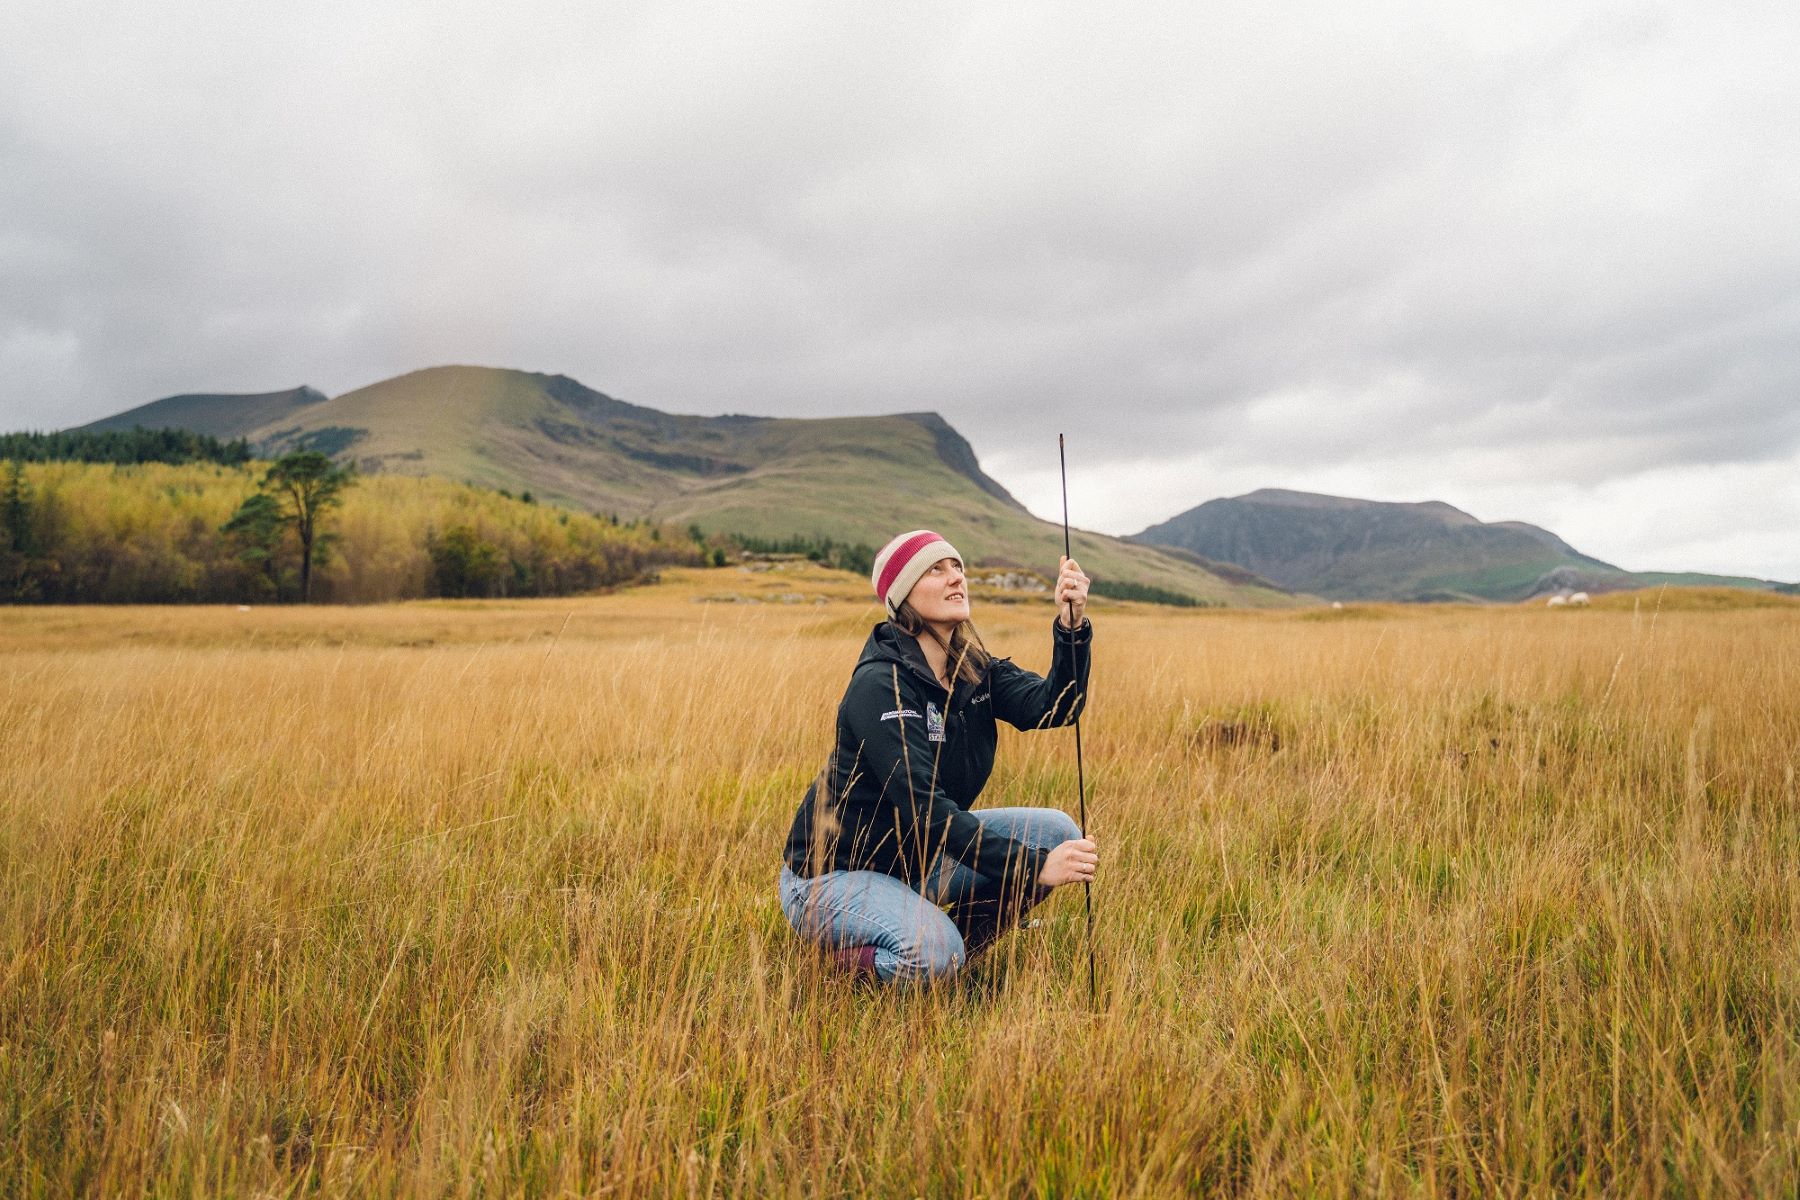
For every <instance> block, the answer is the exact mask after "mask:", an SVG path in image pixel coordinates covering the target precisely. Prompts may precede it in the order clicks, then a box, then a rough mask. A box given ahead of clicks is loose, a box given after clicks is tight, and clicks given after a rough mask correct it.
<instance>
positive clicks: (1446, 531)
mask: <svg viewBox="0 0 1800 1200" xmlns="http://www.w3.org/2000/svg"><path fill="white" fill-rule="evenodd" d="M1131 540H1133V541H1138V542H1144V543H1152V544H1161V545H1168V546H1175V547H1179V548H1181V549H1184V550H1188V551H1191V552H1193V553H1195V554H1200V555H1203V556H1205V557H1206V558H1208V559H1214V560H1218V561H1220V562H1228V563H1236V564H1238V565H1239V566H1241V567H1244V568H1246V569H1248V570H1250V571H1254V572H1256V573H1257V574H1258V575H1262V576H1265V577H1267V578H1269V579H1271V580H1274V581H1275V582H1276V583H1278V584H1280V585H1281V586H1283V587H1286V588H1290V589H1292V590H1295V591H1305V592H1311V593H1313V594H1315V595H1319V596H1325V597H1328V598H1330V599H1334V600H1421V601H1423V600H1523V599H1527V598H1529V597H1532V596H1536V595H1541V594H1544V593H1548V592H1556V591H1563V590H1582V591H1589V592H1605V591H1616V590H1619V589H1622V588H1631V587H1643V586H1646V585H1648V584H1651V583H1656V582H1680V583H1685V584H1693V585H1704V584H1714V585H1723V586H1738V587H1753V588H1769V587H1773V586H1774V585H1773V584H1770V583H1768V582H1767V581H1764V580H1749V579H1729V578H1726V577H1723V576H1714V575H1699V574H1679V575H1677V574H1669V573H1661V574H1654V573H1647V574H1642V575H1639V574H1634V573H1632V572H1630V571H1626V570H1623V569H1621V568H1619V567H1616V566H1613V565H1612V564H1611V563H1606V562H1602V561H1600V560H1599V559H1597V558H1592V557H1589V556H1588V555H1585V554H1582V553H1581V552H1580V551H1578V550H1576V549H1575V548H1574V547H1572V546H1570V545H1569V544H1568V543H1567V542H1565V541H1563V540H1562V539H1561V538H1559V537H1557V536H1556V535H1555V534H1554V533H1551V532H1550V531H1549V530H1547V529H1540V528H1538V527H1537V526H1535V525H1527V524H1525V523H1523V522H1520V521H1496V522H1492V523H1487V522H1482V521H1479V520H1477V519H1476V518H1474V517H1472V516H1470V515H1469V514H1468V513H1466V512H1463V511H1462V510H1460V509H1457V508H1453V507H1451V506H1450V505H1448V504H1444V503H1442V502H1440V501H1427V502H1425V503H1421V504H1393V503H1386V502H1383V501H1377V500H1356V499H1350V498H1347V497H1343V496H1321V495H1314V494H1312V493H1310V492H1293V491H1285V490H1282V489H1278V488H1264V489H1262V490H1260V491H1255V492H1251V493H1249V494H1248V495H1244V496H1235V497H1231V498H1228V499H1221V500H1209V501H1207V502H1206V503H1205V504H1202V505H1200V506H1199V507H1197V508H1192V509H1189V510H1188V511H1187V512H1184V513H1182V514H1181V515H1179V516H1177V517H1173V518H1171V519H1170V520H1167V521H1164V522H1163V523H1161V524H1159V525H1152V526H1151V527H1150V528H1148V529H1146V530H1144V531H1143V532H1142V533H1138V534H1135V535H1133V537H1132V539H1131Z"/></svg>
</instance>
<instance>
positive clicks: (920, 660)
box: [856, 621, 974, 707]
mask: <svg viewBox="0 0 1800 1200" xmlns="http://www.w3.org/2000/svg"><path fill="white" fill-rule="evenodd" d="M865 663H898V664H900V666H901V667H903V668H905V669H906V670H909V671H911V672H912V673H913V674H915V675H917V676H918V677H919V678H920V679H923V680H924V681H925V682H926V683H929V684H930V685H931V686H932V687H934V688H936V689H937V690H938V691H940V692H941V691H943V690H944V685H943V684H942V683H940V682H939V681H938V677H937V675H936V673H934V672H933V671H932V669H931V664H930V663H928V662H926V661H925V651H923V650H921V649H919V639H918V638H916V637H914V636H912V635H911V634H910V633H905V632H903V631H902V630H901V629H900V627H899V626H898V625H895V624H894V623H893V622H892V621H878V622H876V625H875V628H873V629H871V630H870V631H869V640H868V641H866V642H864V643H863V648H862V654H861V655H860V656H858V658H857V660H856V665H857V666H858V667H860V666H862V665H864V664H865ZM956 690H957V698H958V699H959V700H963V699H966V697H967V695H968V694H970V693H971V692H972V691H973V690H974V689H972V688H970V687H969V686H968V685H967V684H965V683H960V682H959V683H958V684H957V688H956ZM958 707H961V705H960V704H959V705H958Z"/></svg>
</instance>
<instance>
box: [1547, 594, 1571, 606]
mask: <svg viewBox="0 0 1800 1200" xmlns="http://www.w3.org/2000/svg"><path fill="white" fill-rule="evenodd" d="M1548 603H1549V605H1550V607H1551V608H1561V607H1562V606H1563V605H1565V604H1567V603H1568V600H1566V599H1564V598H1563V597H1562V596H1560V595H1558V596H1552V597H1550V599H1549V601H1548Z"/></svg>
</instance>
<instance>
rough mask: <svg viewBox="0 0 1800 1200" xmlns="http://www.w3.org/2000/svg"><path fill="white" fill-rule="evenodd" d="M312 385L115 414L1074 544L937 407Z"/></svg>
mask: <svg viewBox="0 0 1800 1200" xmlns="http://www.w3.org/2000/svg"><path fill="white" fill-rule="evenodd" d="M307 391H308V392H310V391H311V390H310V389H307ZM299 395H300V389H292V390H291V391H290V392H289V393H262V394H259V396H257V397H233V396H228V395H223V394H201V395H192V396H185V397H180V398H177V397H169V398H165V399H164V400H159V401H152V402H151V403H149V404H146V405H142V406H140V407H138V408H136V409H131V410H127V411H126V412H123V413H119V414H116V415H115V416H113V417H109V418H106V419H105V420H106V421H107V422H111V423H114V424H116V425H120V426H129V425H131V424H134V423H142V421H143V420H144V419H145V418H146V417H147V416H159V415H162V414H166V413H169V412H172V411H177V412H179V413H180V414H181V415H182V416H183V417H184V418H185V419H186V421H187V424H184V425H183V426H181V427H182V428H189V429H193V430H194V431H195V432H199V433H210V432H214V431H215V430H218V429H227V428H228V429H231V430H233V431H234V436H245V437H247V438H248V439H249V440H250V441H251V443H252V447H253V449H254V451H255V452H256V453H257V454H258V455H260V456H264V457H272V456H275V455H279V454H281V453H284V452H286V451H288V450H292V449H302V448H304V449H317V450H321V451H323V452H325V453H327V454H330V455H332V456H333V457H335V458H339V459H342V460H347V461H351V462H354V463H355V464H356V465H357V466H358V467H359V468H361V469H363V470H364V471H371V472H383V471H391V472H398V473H404V474H414V475H425V474H437V475H444V476H447V477H449V478H452V479H460V480H463V481H466V482H469V483H473V484H476V485H480V486H485V487H491V488H505V489H507V490H511V491H520V490H529V491H531V492H532V493H533V494H534V495H535V496H537V497H538V498H540V499H543V500H547V501H551V502H555V503H561V504H566V505H569V506H571V507H576V508H580V509H584V510H587V511H594V512H605V513H611V514H616V515H619V516H621V517H641V518H647V519H652V520H656V521H664V522H674V523H678V524H694V525H697V526H699V527H700V528H702V529H703V530H706V531H714V532H729V533H737V534H743V535H748V536H754V537H758V538H782V537H790V536H800V537H816V536H822V537H830V538H833V539H835V540H839V541H844V542H851V543H855V542H865V543H867V544H870V545H874V546H878V545H880V544H881V543H882V542H884V541H886V540H887V538H888V537H890V536H892V535H893V534H894V533H895V532H898V531H899V530H903V529H909V528H914V527H916V526H918V525H920V524H922V523H930V524H931V525H932V526H933V527H934V528H937V529H938V530H939V531H940V532H942V533H944V534H945V535H946V536H947V537H949V538H950V539H951V541H952V542H954V543H955V544H956V545H957V546H959V547H961V548H962V549H963V551H964V553H965V554H967V555H968V556H969V557H970V559H971V561H972V564H973V565H979V564H980V563H981V562H982V561H983V560H987V559H992V560H1005V561H1010V562H1014V563H1035V564H1037V565H1038V569H1039V570H1041V571H1044V572H1046V573H1050V572H1053V571H1054V569H1055V563H1056V561H1057V556H1058V555H1059V554H1060V553H1061V550H1062V530H1061V526H1060V525H1056V524H1053V523H1051V522H1048V521H1043V520H1041V519H1039V518H1038V517H1036V516H1034V515H1033V514H1031V513H1030V512H1029V511H1028V510H1027V509H1026V508H1025V507H1024V505H1022V504H1021V503H1019V501H1018V500H1017V498H1015V497H1014V496H1013V495H1012V494H1011V493H1010V492H1009V491H1008V490H1007V489H1006V488H1005V486H1004V485H1002V484H1001V483H1000V482H999V481H998V480H995V479H994V478H993V477H992V476H989V475H988V474H987V473H986V472H985V471H984V470H982V468H981V464H980V460H979V458H978V457H977V456H976V453H975V450H974V447H973V446H972V445H970V443H969V442H968V440H967V439H966V438H964V437H963V436H962V434H961V433H960V432H958V431H957V430H956V429H955V427H954V426H952V425H951V424H950V423H949V422H948V421H947V420H945V419H944V417H943V416H942V415H941V414H939V413H936V412H932V411H911V412H905V413H897V414H886V415H879V416H852V417H813V418H793V417H763V416H750V415H746V414H741V413H727V414H722V415H719V416H699V415H692V414H682V413H669V412H663V411H661V410H659V409H654V408H649V407H645V406H642V405H636V404H632V403H630V402H628V401H624V400H620V399H618V398H617V397H614V396H611V395H608V394H606V393H605V392H601V391H598V390H596V389H594V388H590V387H588V386H587V385H585V384H582V383H581V382H579V381H578V380H576V379H573V378H572V377H570V376H567V375H562V374H547V373H543V372H530V371H519V370H513V369H510V368H500V367H480V366H468V365H449V366H437V367H425V368H421V369H419V370H416V371H409V372H406V373H404V374H402V375H397V376H394V377H392V378H389V379H384V380H378V381H376V382H374V383H371V384H368V385H365V386H363V387H359V388H355V389H352V390H350V391H348V392H344V393H341V394H339V395H337V396H332V397H320V396H318V394H317V393H316V392H312V393H311V395H308V396H305V397H303V399H304V402H303V403H297V402H293V401H292V400H290V402H288V403H276V402H272V401H270V400H269V397H279V396H290V397H298V396H299ZM175 399H181V400H183V403H182V404H180V405H172V404H170V403H169V401H171V400H175ZM1072 539H1073V544H1074V551H1075V554H1076V556H1077V557H1078V558H1079V559H1080V560H1081V561H1082V564H1083V566H1084V567H1086V568H1087V569H1088V572H1089V574H1090V575H1093V576H1094V577H1095V579H1096V580H1097V581H1100V582H1101V583H1104V582H1106V581H1109V580H1110V581H1114V582H1119V583H1130V584H1135V585H1138V586H1140V587H1148V588H1153V589H1160V590H1162V591H1167V592H1173V593H1178V594H1181V595H1185V596H1189V597H1192V598H1194V599H1197V600H1200V601H1203V602H1207V603H1230V604H1245V605H1256V606H1265V605H1276V604H1292V603H1297V602H1299V600H1298V598H1297V597H1294V596H1291V595H1289V594H1288V593H1287V592H1286V591H1284V590H1282V589H1280V588H1279V587H1277V586H1275V585H1274V584H1272V583H1270V582H1269V581H1268V580H1266V579H1258V578H1255V577H1254V576H1252V575H1250V574H1249V573H1247V572H1244V571H1242V570H1240V569H1238V568H1235V567H1233V568H1229V569H1224V570H1216V569H1209V568H1208V567H1207V566H1205V565H1202V564H1201V563H1199V562H1196V561H1191V560H1188V559H1185V558H1182V557H1179V556H1172V555H1168V554H1165V553H1163V552H1161V551H1160V550H1158V549H1157V548H1154V547H1150V546H1140V545H1136V544H1133V543H1130V542H1127V541H1124V540H1123V539H1119V538H1113V537H1110V536H1108V535H1104V534H1099V533H1094V532H1091V531H1075V532H1074V533H1073V534H1072Z"/></svg>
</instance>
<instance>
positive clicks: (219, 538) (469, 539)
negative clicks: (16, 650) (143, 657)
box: [0, 451, 703, 603]
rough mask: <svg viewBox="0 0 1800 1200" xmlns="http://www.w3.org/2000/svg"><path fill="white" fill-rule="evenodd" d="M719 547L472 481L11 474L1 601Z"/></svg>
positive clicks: (264, 473)
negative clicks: (478, 485)
mask: <svg viewBox="0 0 1800 1200" xmlns="http://www.w3.org/2000/svg"><path fill="white" fill-rule="evenodd" d="M702 562H703V550H702V547H700V546H698V545H696V544H695V543H694V542H693V541H692V540H690V539H688V538H685V537H682V536H680V535H679V534H675V535H674V536H665V531H664V530H663V529H662V528H660V527H658V526H655V525H651V524H648V523H642V522H621V521H619V520H618V519H617V518H616V517H607V516H603V515H599V514H590V513H582V512H575V511H571V510H568V509H559V508H551V507H549V506H545V505H538V504H535V503H533V502H531V501H530V500H527V499H524V498H519V499H514V498H512V497H510V496H503V495H500V494H499V493H497V492H493V491H488V490H486V489H481V488H476V487H472V486H469V485H466V484H459V483H455V482H453V481H451V480H447V479H442V478H435V477H426V478H419V477H413V476H402V475H376V476H367V477H363V476H360V475H358V474H356V473H355V472H354V471H352V470H351V469H350V468H348V467H344V466H340V465H337V464H334V463H333V462H331V460H330V459H329V458H327V457H326V456H325V455H324V454H321V453H319V452H318V451H298V452H295V453H293V454H289V455H286V456H284V457H283V458H281V459H278V460H276V461H274V462H272V463H263V464H256V463H250V464H245V465H231V464H227V463H223V462H210V461H209V462H183V463H167V462H143V463H130V464H117V463H85V462H27V461H22V460H20V459H14V460H12V461H11V462H10V463H7V464H6V465H5V466H4V467H0V601H6V602H14V603H33V602H36V603H230V602H236V603H268V602H292V601H301V600H314V601H326V602H339V603H368V602H376V601H385V600H403V599H415V598H421V597H430V596H550V595H567V594H570V593H574V592H581V591H590V590H593V589H596V588H603V587H610V586H617V585H619V584H624V583H628V582H631V581H634V580H637V579H641V578H644V577H645V576H647V575H649V574H651V573H653V572H654V571H655V570H656V568H657V567H659V566H663V565H689V566H697V565H700V564H701V563H702Z"/></svg>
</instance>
